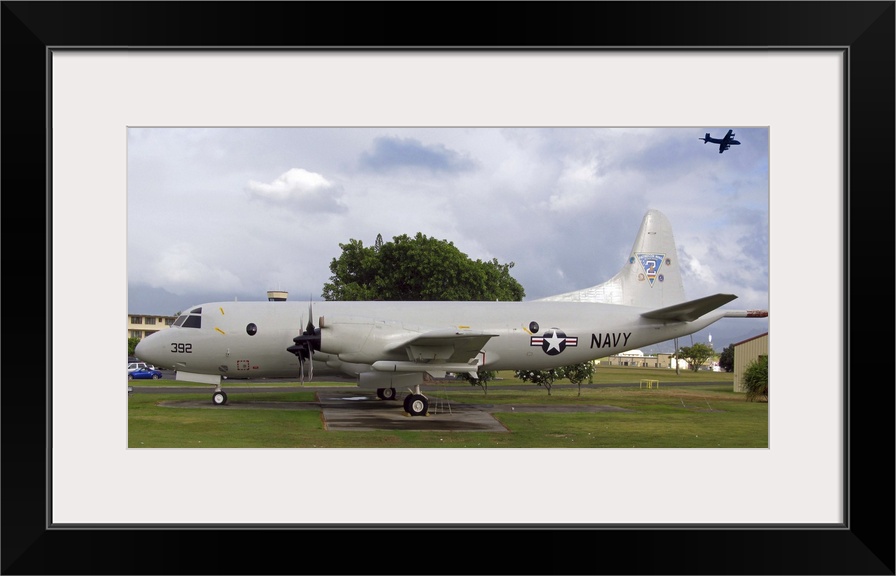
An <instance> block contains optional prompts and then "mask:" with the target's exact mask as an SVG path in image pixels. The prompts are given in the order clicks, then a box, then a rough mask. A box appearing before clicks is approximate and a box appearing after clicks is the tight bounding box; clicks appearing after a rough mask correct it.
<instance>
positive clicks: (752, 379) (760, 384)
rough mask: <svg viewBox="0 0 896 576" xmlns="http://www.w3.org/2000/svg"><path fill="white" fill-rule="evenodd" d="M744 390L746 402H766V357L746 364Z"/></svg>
mask: <svg viewBox="0 0 896 576" xmlns="http://www.w3.org/2000/svg"><path fill="white" fill-rule="evenodd" d="M743 385H744V390H745V391H746V393H747V400H749V401H750V402H753V401H754V400H759V401H762V400H765V401H766V402H768V356H760V357H759V358H758V359H756V360H753V361H752V362H750V363H749V364H747V368H746V369H745V370H744V379H743Z"/></svg>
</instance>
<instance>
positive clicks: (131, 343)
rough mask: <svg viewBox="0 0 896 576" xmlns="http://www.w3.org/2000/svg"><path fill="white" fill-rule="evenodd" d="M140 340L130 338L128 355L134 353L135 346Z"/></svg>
mask: <svg viewBox="0 0 896 576" xmlns="http://www.w3.org/2000/svg"><path fill="white" fill-rule="evenodd" d="M139 342H140V339H139V338H128V356H129V357H130V356H133V355H134V348H136V347H137V343H139Z"/></svg>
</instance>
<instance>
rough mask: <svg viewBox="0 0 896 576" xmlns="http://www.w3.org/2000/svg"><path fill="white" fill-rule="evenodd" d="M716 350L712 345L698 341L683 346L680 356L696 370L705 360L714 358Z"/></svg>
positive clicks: (679, 352)
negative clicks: (691, 344)
mask: <svg viewBox="0 0 896 576" xmlns="http://www.w3.org/2000/svg"><path fill="white" fill-rule="evenodd" d="M713 354H715V351H714V350H713V349H712V346H709V345H708V344H703V343H701V342H698V343H696V344H694V345H693V346H682V347H681V350H679V351H678V357H679V358H682V359H684V360H685V361H686V362H687V363H688V366H690V368H691V370H693V371H694V372H696V371H697V370H699V369H700V366H702V365H703V363H704V362H706V361H707V360H709V359H710V358H712V355H713Z"/></svg>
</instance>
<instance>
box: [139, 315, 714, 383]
mask: <svg viewBox="0 0 896 576" xmlns="http://www.w3.org/2000/svg"><path fill="white" fill-rule="evenodd" d="M311 309H312V311H313V312H312V313H313V315H314V317H313V318H311V319H310V320H311V323H312V324H313V325H314V326H315V327H320V328H321V332H320V334H321V338H320V350H319V351H315V352H314V353H313V358H312V361H313V364H314V373H315V374H321V373H323V372H325V370H327V369H329V370H330V371H331V372H332V371H338V372H341V373H343V374H346V375H353V376H354V375H360V374H362V373H365V372H377V371H383V370H395V371H402V370H405V369H414V365H419V362H421V358H415V357H414V355H415V354H416V352H415V351H414V350H415V347H414V346H411V345H409V346H405V345H404V344H405V343H407V342H410V341H413V340H414V339H415V338H416V337H418V336H420V335H423V334H431V333H433V331H439V330H441V331H444V332H445V333H446V334H449V335H453V334H464V333H483V334H487V335H490V336H491V337H490V338H487V341H486V342H485V343H484V345H483V346H482V347H481V349H478V350H477V351H475V352H473V353H471V354H470V356H471V357H472V358H471V359H473V358H475V359H477V360H478V363H477V362H474V364H473V368H472V369H473V370H475V369H476V367H477V365H478V367H480V368H481V369H483V370H547V369H550V368H556V367H560V366H567V365H571V364H578V363H582V362H585V361H589V360H594V359H597V358H603V357H606V356H610V355H613V354H618V353H620V352H624V351H626V350H631V349H634V348H639V347H642V346H646V345H649V344H654V343H657V342H662V341H665V340H669V339H672V338H676V337H678V336H683V335H686V334H690V333H693V332H694V331H696V330H699V329H701V328H702V327H704V326H707V325H709V324H711V323H712V322H715V321H716V320H718V319H719V318H720V317H721V316H722V315H723V314H724V313H723V312H713V313H710V314H706V315H704V316H702V317H701V318H699V319H697V320H695V321H693V322H662V321H658V320H649V319H646V318H643V317H641V315H640V314H641V312H644V311H645V309H642V308H636V307H630V306H619V305H611V304H601V303H592V302H587V303H582V302H313V303H312V304H311ZM308 322H309V304H308V303H301V302H215V303H209V304H203V305H201V306H197V307H194V308H193V309H191V311H190V312H189V313H185V314H184V315H183V316H181V317H180V318H178V321H177V322H176V324H175V325H174V326H172V327H171V328H168V329H165V330H161V331H159V332H157V333H155V334H152V335H150V336H148V337H147V338H145V339H144V340H143V341H141V342H140V343H139V344H138V347H137V351H136V354H137V356H138V357H139V358H140V359H141V360H145V361H147V362H151V363H153V364H155V365H157V366H164V367H168V368H172V369H175V370H177V371H178V372H179V373H181V372H183V373H186V374H204V375H210V376H220V377H224V378H281V377H298V376H299V375H300V374H301V371H302V367H301V366H300V362H299V358H298V357H297V356H296V355H295V354H294V353H292V352H290V351H288V350H287V348H289V347H290V346H293V345H294V340H293V339H294V338H295V337H296V336H299V335H300V334H302V332H303V330H305V327H306V325H307V324H308ZM321 323H322V325H321ZM451 346H452V343H451V341H450V339H449V340H448V341H446V344H445V345H444V346H442V348H450V347H451ZM439 350H440V348H439V347H436V346H429V347H425V352H424V353H426V354H436V355H438V354H439ZM433 351H435V352H433ZM450 353H451V352H450V350H447V351H445V356H446V357H447V356H448V355H450ZM463 360H464V361H466V360H467V359H466V358H464V359H463ZM429 361H430V362H431V363H430V364H427V365H428V366H430V367H432V369H433V370H435V371H440V368H439V362H438V361H432V359H430V360H429ZM414 363H417V364H414ZM448 367H449V369H448V370H447V371H449V372H456V371H459V370H457V369H456V368H457V362H456V361H455V362H452V363H449V364H448ZM452 367H453V368H455V369H451V368H452ZM441 370H444V368H441ZM185 379H186V378H185Z"/></svg>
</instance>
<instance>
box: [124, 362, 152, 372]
mask: <svg viewBox="0 0 896 576" xmlns="http://www.w3.org/2000/svg"><path fill="white" fill-rule="evenodd" d="M140 368H154V366H150V365H149V364H147V363H146V362H128V372H131V371H133V370H138V369H140Z"/></svg>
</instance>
